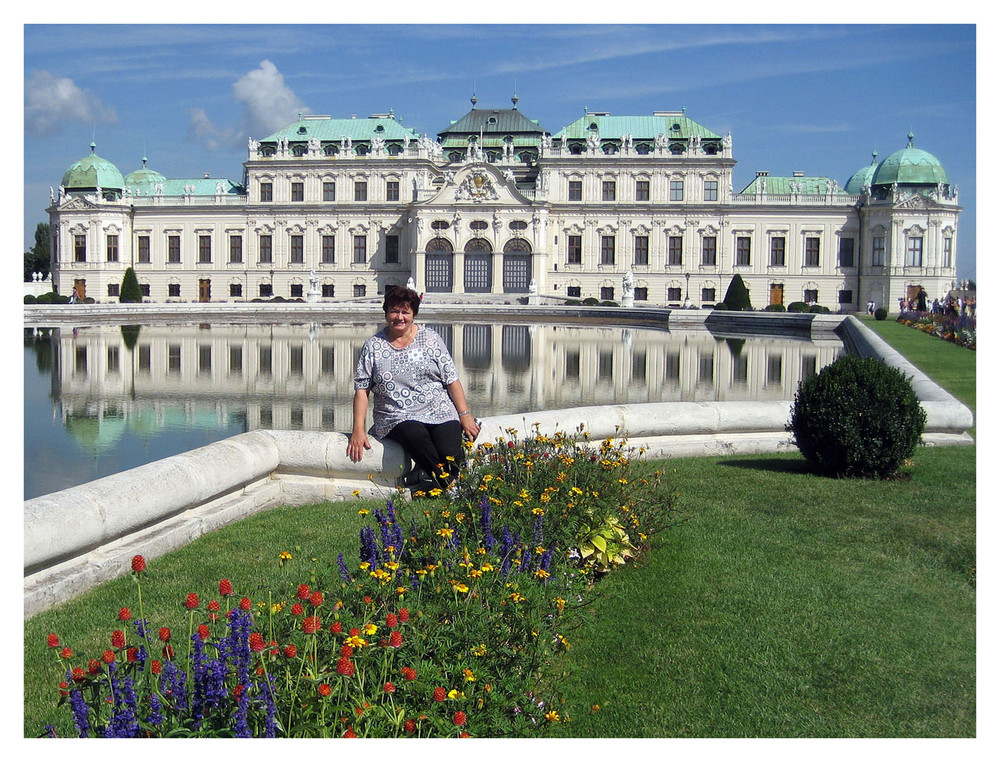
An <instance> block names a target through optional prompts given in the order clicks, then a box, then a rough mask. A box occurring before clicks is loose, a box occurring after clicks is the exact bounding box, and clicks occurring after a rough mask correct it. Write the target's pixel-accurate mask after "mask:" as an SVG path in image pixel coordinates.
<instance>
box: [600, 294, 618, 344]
mask: <svg viewBox="0 0 1000 762" xmlns="http://www.w3.org/2000/svg"><path fill="white" fill-rule="evenodd" d="M614 299H615V287H614V286H601V301H602V302H613V301H614ZM601 354H603V352H602V353H601ZM602 359H603V358H602Z"/></svg>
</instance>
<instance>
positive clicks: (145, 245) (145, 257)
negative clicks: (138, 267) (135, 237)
mask: <svg viewBox="0 0 1000 762" xmlns="http://www.w3.org/2000/svg"><path fill="white" fill-rule="evenodd" d="M139 263H140V264H149V236H148V235H141V236H139Z"/></svg>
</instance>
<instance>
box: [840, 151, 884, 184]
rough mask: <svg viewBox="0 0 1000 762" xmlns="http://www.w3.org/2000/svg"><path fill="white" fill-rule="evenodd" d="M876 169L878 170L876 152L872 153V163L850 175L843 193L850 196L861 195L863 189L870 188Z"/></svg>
mask: <svg viewBox="0 0 1000 762" xmlns="http://www.w3.org/2000/svg"><path fill="white" fill-rule="evenodd" d="M876 169H878V152H877V151H872V163H871V164H869V165H868V166H867V167H862V168H861V169H859V170H858V171H857V172H855V173H854V174H853V175H851V179H850V180H848V181H847V184H846V185H845V186H844V192H845V193H852V194H855V193H861V191H862V190H864V189H865V188H868V187H871V184H872V178H873V177H874V176H875V170H876Z"/></svg>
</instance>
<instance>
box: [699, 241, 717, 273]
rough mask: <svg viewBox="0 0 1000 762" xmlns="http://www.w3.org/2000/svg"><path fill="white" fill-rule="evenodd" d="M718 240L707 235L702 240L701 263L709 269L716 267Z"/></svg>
mask: <svg viewBox="0 0 1000 762" xmlns="http://www.w3.org/2000/svg"><path fill="white" fill-rule="evenodd" d="M715 255H716V238H715V236H714V235H707V236H705V237H704V238H702V239H701V263H702V264H703V265H706V266H708V267H715Z"/></svg>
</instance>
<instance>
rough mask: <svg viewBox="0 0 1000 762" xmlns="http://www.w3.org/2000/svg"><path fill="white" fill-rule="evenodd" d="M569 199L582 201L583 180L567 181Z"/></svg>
mask: <svg viewBox="0 0 1000 762" xmlns="http://www.w3.org/2000/svg"><path fill="white" fill-rule="evenodd" d="M569 200H570V201H583V180H570V181H569Z"/></svg>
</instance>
